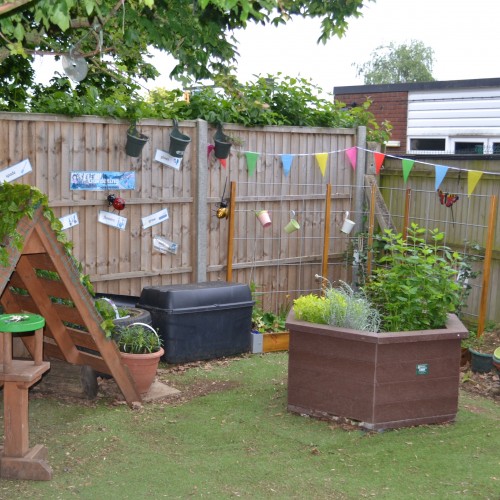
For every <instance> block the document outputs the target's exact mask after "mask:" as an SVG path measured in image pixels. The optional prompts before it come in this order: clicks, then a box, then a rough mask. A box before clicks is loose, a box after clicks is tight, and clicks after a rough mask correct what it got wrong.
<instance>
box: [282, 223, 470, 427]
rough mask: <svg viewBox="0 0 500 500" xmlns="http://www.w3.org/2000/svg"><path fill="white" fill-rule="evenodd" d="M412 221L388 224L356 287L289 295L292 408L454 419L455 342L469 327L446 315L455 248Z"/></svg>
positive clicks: (387, 418) (393, 422)
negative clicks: (400, 227) (372, 263)
mask: <svg viewBox="0 0 500 500" xmlns="http://www.w3.org/2000/svg"><path fill="white" fill-rule="evenodd" d="M425 232H426V231H425V230H424V229H421V228H419V227H418V226H417V225H415V224H412V226H411V227H410V228H409V230H408V237H407V239H406V240H404V239H403V237H402V235H401V234H394V233H393V232H392V231H390V230H387V231H386V232H385V233H384V234H383V235H382V236H380V237H379V238H380V239H381V241H382V242H383V247H382V248H383V249H382V251H381V253H380V255H378V256H376V259H375V260H376V262H377V266H376V269H375V270H374V271H373V273H372V275H371V276H368V277H367V278H366V282H365V283H364V284H363V286H362V287H361V289H360V291H356V292H354V291H352V290H351V289H350V288H349V287H347V286H346V285H344V284H343V285H342V286H341V287H340V288H334V287H332V286H331V285H329V286H328V287H327V289H326V290H325V293H324V295H323V296H314V295H310V296H306V297H299V298H298V299H296V300H295V301H294V306H293V308H292V311H290V313H289V315H288V318H287V321H286V326H287V327H288V329H289V330H290V348H289V367H288V368H289V369H288V409H289V410H290V411H292V412H295V413H299V414H307V415H311V416H316V417H320V418H341V419H347V420H352V421H356V422H358V423H359V424H360V425H361V426H362V427H364V428H366V429H369V430H379V429H386V428H397V427H404V426H413V425H419V424H431V423H440V422H447V421H452V420H454V418H455V416H456V413H457V409H458V389H459V375H460V355H461V349H460V342H461V339H463V338H465V337H467V335H468V331H467V329H466V328H465V327H464V326H463V324H462V323H461V322H460V320H459V319H458V318H457V317H456V316H455V315H454V314H452V313H453V312H454V311H455V309H456V307H458V301H459V295H460V288H461V285H460V284H459V283H457V282H456V280H455V278H456V275H457V272H458V271H457V269H458V268H459V265H460V256H459V255H458V254H456V253H454V252H451V251H450V250H449V249H448V248H446V247H444V246H442V245H441V244H440V242H441V241H442V239H443V234H442V233H440V232H439V231H438V230H433V231H430V239H431V243H427V242H426V240H425V239H424V233H425Z"/></svg>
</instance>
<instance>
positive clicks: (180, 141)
mask: <svg viewBox="0 0 500 500" xmlns="http://www.w3.org/2000/svg"><path fill="white" fill-rule="evenodd" d="M190 142H191V137H189V136H188V135H186V134H183V133H182V132H180V130H179V124H178V122H177V120H174V128H173V130H172V132H170V146H169V148H168V154H169V155H170V156H173V157H175V158H182V157H183V156H184V151H185V150H186V148H187V146H188V144H189V143H190Z"/></svg>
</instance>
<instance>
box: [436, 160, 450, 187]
mask: <svg viewBox="0 0 500 500" xmlns="http://www.w3.org/2000/svg"><path fill="white" fill-rule="evenodd" d="M434 168H435V170H436V184H435V185H434V189H435V190H436V191H437V190H438V189H439V186H440V185H441V183H442V182H443V179H444V177H445V175H446V172H448V168H449V167H444V166H443V165H434Z"/></svg>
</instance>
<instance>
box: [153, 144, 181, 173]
mask: <svg viewBox="0 0 500 500" xmlns="http://www.w3.org/2000/svg"><path fill="white" fill-rule="evenodd" d="M155 161H159V162H160V163H163V164H164V165H167V166H168V167H172V168H175V170H179V169H180V168H181V162H182V158H176V157H175V156H171V155H169V154H168V153H167V152H166V151H162V150H161V149H157V150H156V153H155Z"/></svg>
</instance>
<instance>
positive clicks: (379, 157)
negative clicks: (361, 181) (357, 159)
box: [373, 151, 385, 174]
mask: <svg viewBox="0 0 500 500" xmlns="http://www.w3.org/2000/svg"><path fill="white" fill-rule="evenodd" d="M373 156H374V158H375V172H376V173H377V174H378V173H379V172H380V169H381V168H382V163H384V160H385V154H384V153H379V152H378V151H375V153H373Z"/></svg>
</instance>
